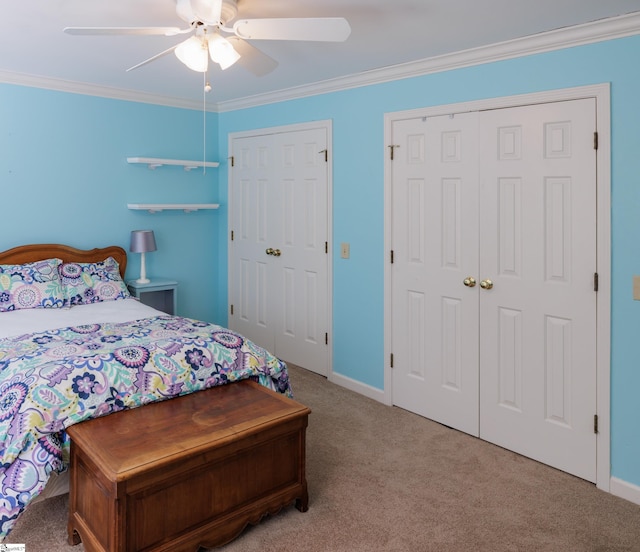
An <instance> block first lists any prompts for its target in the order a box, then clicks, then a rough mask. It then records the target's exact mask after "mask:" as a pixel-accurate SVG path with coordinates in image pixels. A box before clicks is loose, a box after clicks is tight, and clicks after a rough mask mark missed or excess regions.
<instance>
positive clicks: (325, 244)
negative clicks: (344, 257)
mask: <svg viewBox="0 0 640 552" xmlns="http://www.w3.org/2000/svg"><path fill="white" fill-rule="evenodd" d="M324 252H325V253H329V242H324Z"/></svg>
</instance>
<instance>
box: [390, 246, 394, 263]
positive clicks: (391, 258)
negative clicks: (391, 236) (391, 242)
mask: <svg viewBox="0 0 640 552" xmlns="http://www.w3.org/2000/svg"><path fill="white" fill-rule="evenodd" d="M390 260H391V264H393V249H392V250H391V255H390Z"/></svg>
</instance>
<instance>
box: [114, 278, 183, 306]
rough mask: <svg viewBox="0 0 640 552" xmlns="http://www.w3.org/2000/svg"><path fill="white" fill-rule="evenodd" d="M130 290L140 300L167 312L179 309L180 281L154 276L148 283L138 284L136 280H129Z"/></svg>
mask: <svg viewBox="0 0 640 552" xmlns="http://www.w3.org/2000/svg"><path fill="white" fill-rule="evenodd" d="M127 287H128V288H129V292H130V293H131V295H133V296H134V297H137V298H138V299H140V302H141V303H143V304H145V305H149V306H150V307H153V308H154V309H158V310H160V311H162V312H166V313H167V314H176V312H177V310H178V282H176V281H175V280H165V279H164V278H154V279H153V280H151V282H149V283H148V284H138V283H137V282H136V281H135V280H129V281H128V282H127Z"/></svg>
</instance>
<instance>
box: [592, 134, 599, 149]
mask: <svg viewBox="0 0 640 552" xmlns="http://www.w3.org/2000/svg"><path fill="white" fill-rule="evenodd" d="M593 149H594V150H597V149H598V132H597V131H596V132H594V133H593Z"/></svg>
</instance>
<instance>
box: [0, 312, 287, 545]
mask: <svg viewBox="0 0 640 552" xmlns="http://www.w3.org/2000/svg"><path fill="white" fill-rule="evenodd" d="M247 378H251V379H254V380H255V381H258V382H259V383H261V384H262V385H265V386H266V387H269V388H271V389H273V390H274V391H278V392H280V393H285V394H287V395H291V388H290V385H289V377H288V374H287V370H286V366H285V364H284V363H283V362H282V361H280V360H278V359H277V358H276V357H274V356H273V355H271V354H269V353H268V352H267V351H265V350H264V349H262V348H260V347H258V346H257V345H255V344H254V343H252V342H251V341H249V340H247V339H245V338H243V337H242V336H240V335H238V334H236V333H234V332H232V331H230V330H228V329H226V328H222V327H220V326H216V325H214V324H209V323H206V322H199V321H196V320H191V319H187V318H180V317H175V316H158V317H154V318H145V319H142V320H137V321H134V322H125V323H119V324H91V325H85V326H76V327H70V328H62V329H56V330H49V331H45V332H40V333H36V334H28V335H22V336H17V337H10V338H6V339H2V340H0V452H1V456H2V461H1V464H0V541H1V540H2V539H4V537H5V536H6V535H7V534H8V533H9V531H10V530H11V528H12V527H13V525H14V523H15V521H16V520H17V518H18V516H19V515H20V513H21V512H22V511H23V510H24V509H25V507H26V506H27V505H28V504H29V502H30V501H31V500H33V499H34V498H35V497H36V496H37V495H38V494H39V493H40V492H41V491H42V490H43V489H44V486H45V484H46V482H47V480H48V479H49V476H50V474H51V472H53V471H64V470H65V469H66V468H67V465H68V464H67V462H68V448H69V439H68V437H67V435H66V432H65V431H64V429H65V428H67V427H69V426H70V425H72V424H75V423H78V422H82V421H84V420H88V419H90V418H96V417H98V416H104V415H106V414H110V413H112V412H116V411H118V410H124V409H127V408H134V407H137V406H142V405H144V404H147V403H149V402H152V401H160V400H163V399H168V398H171V397H176V396H178V395H184V394H186V393H192V392H194V391H199V390H202V389H206V388H209V387H213V386H215V385H223V384H226V383H230V382H234V381H238V380H242V379H247Z"/></svg>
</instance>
